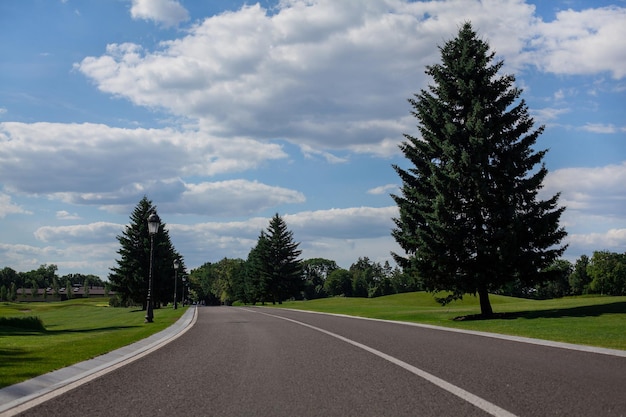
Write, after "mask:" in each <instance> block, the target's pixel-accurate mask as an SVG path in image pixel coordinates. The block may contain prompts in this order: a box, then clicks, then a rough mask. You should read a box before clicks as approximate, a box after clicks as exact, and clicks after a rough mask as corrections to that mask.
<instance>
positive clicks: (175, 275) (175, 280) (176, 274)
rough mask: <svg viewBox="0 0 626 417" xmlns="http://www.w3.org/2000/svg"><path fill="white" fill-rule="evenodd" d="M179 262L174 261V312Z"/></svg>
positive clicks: (176, 302) (176, 305)
mask: <svg viewBox="0 0 626 417" xmlns="http://www.w3.org/2000/svg"><path fill="white" fill-rule="evenodd" d="M179 266H180V262H179V261H178V259H174V310H176V309H177V308H178V301H177V300H176V286H177V285H178V267H179Z"/></svg>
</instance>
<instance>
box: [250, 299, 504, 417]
mask: <svg viewBox="0 0 626 417" xmlns="http://www.w3.org/2000/svg"><path fill="white" fill-rule="evenodd" d="M245 310H246V311H249V312H252V313H258V314H263V315H266V316H270V317H274V318H278V319H281V320H286V321H289V322H292V323H295V324H299V325H300V326H304V327H308V328H309V329H312V330H316V331H318V332H321V333H324V334H326V335H328V336H332V337H334V338H336V339H339V340H341V341H342V342H346V343H349V344H351V345H352V346H356V347H358V348H360V349H363V350H365V351H367V352H369V353H372V354H374V355H376V356H378V357H380V358H382V359H385V360H387V361H389V362H391V363H393V364H394V365H397V366H399V367H401V368H404V369H406V370H407V371H409V372H411V373H413V374H414V375H417V376H419V377H420V378H423V379H425V380H427V381H428V382H430V383H432V384H434V385H436V386H438V387H439V388H442V389H444V390H446V391H448V392H449V393H451V394H453V395H456V396H457V397H459V398H461V399H463V400H465V401H467V402H468V403H470V404H472V405H474V406H476V407H478V408H480V409H481V410H483V411H484V412H486V413H488V414H491V415H492V416H497V417H516V416H515V414H512V413H510V412H509V411H507V410H505V409H503V408H501V407H498V406H497V405H495V404H493V403H490V402H489V401H487V400H485V399H483V398H481V397H479V396H477V395H474V394H472V393H471V392H468V391H466V390H464V389H463V388H460V387H457V386H456V385H453V384H451V383H449V382H447V381H444V380H443V379H441V378H439V377H436V376H435V375H433V374H430V373H428V372H426V371H424V370H422V369H419V368H417V367H415V366H413V365H411V364H408V363H406V362H404V361H401V360H400V359H398V358H395V357H393V356H391V355H387V354H386V353H384V352H381V351H379V350H376V349H374V348H371V347H369V346H367V345H364V344H362V343H359V342H356V341H354V340H352V339H348V338H346V337H343V336H341V335H338V334H336V333H333V332H329V331H328V330H324V329H321V328H319V327H315V326H312V325H310V324H307V323H303V322H301V321H297V320H293V319H290V318H287V317H281V316H277V315H274V314H269V313H263V312H260V311H258V310H250V309H245Z"/></svg>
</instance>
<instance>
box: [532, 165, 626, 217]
mask: <svg viewBox="0 0 626 417" xmlns="http://www.w3.org/2000/svg"><path fill="white" fill-rule="evenodd" d="M544 192H546V193H547V194H554V193H556V192H561V193H562V194H561V200H560V204H561V205H564V206H565V207H567V209H568V211H578V212H583V213H584V212H590V211H591V210H592V211H593V214H594V215H596V216H598V215H602V216H615V217H620V218H622V219H623V220H626V212H625V211H624V207H626V162H622V163H621V164H619V165H607V166H602V167H594V168H563V169H558V170H555V171H553V172H550V173H549V174H548V176H547V177H546V181H545V188H544Z"/></svg>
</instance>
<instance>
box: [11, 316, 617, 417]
mask: <svg viewBox="0 0 626 417" xmlns="http://www.w3.org/2000/svg"><path fill="white" fill-rule="evenodd" d="M20 415H21V416H63V417H71V416H80V417H85V416H118V417H119V416H132V417H141V416H146V417H148V416H150V417H154V416H290V417H292V416H302V417H303V416H360V417H363V416H394V417H399V416H437V417H441V416H486V415H498V416H507V415H508V416H585V417H587V416H626V358H625V357H617V356H611V355H605V354H597V353H589V352H581V351H574V350H567V349H562V348H556V347H547V346H538V345H532V344H526V343H519V342H515V341H509V340H500V339H494V338H489V337H483V336H477V335H468V334H462V333H455V332H448V331H441V330H435V329H425V328H420V327H413V326H407V325H402V324H395V323H388V322H380V321H370V320H361V319H354V318H346V317H337V316H328V315H320V314H311V313H304V312H294V311H289V310H277V309H262V308H236V307H205V308H199V316H198V320H197V322H196V324H195V325H194V327H193V328H192V329H191V330H189V331H188V332H186V333H185V334H184V335H182V336H181V337H179V338H178V339H176V340H174V341H173V342H171V343H169V344H167V345H166V346H164V347H162V348H161V349H158V350H157V351H155V352H153V353H151V354H150V355H147V356H145V357H143V358H141V359H139V360H137V361H135V362H132V363H130V364H128V365H126V366H124V367H122V368H120V369H117V370H115V371H113V372H111V373H108V374H106V375H104V376H101V377H99V378H97V379H95V380H93V381H91V382H88V383H86V384H84V385H82V386H80V387H78V388H76V389H73V390H71V391H69V392H67V393H65V394H63V395H61V396H58V397H56V398H53V399H51V400H49V401H47V402H45V403H43V404H40V405H38V406H36V407H34V408H31V409H29V410H27V411H25V412H24V413H22V414H20Z"/></svg>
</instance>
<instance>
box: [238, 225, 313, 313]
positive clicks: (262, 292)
mask: <svg viewBox="0 0 626 417" xmlns="http://www.w3.org/2000/svg"><path fill="white" fill-rule="evenodd" d="M299 245H300V244H299V243H296V242H294V240H293V232H292V231H290V230H288V229H287V224H286V223H285V221H284V220H283V219H282V217H280V216H279V215H278V213H276V214H275V215H274V217H272V219H271V220H270V223H269V226H268V228H267V230H266V231H262V232H261V235H260V236H259V241H258V243H257V246H256V247H255V248H254V249H253V250H252V252H251V257H250V258H249V262H252V263H253V265H254V267H253V277H254V279H255V282H256V291H257V294H258V296H259V300H260V301H272V303H276V302H278V303H279V304H280V303H282V302H283V301H284V300H286V299H288V298H291V297H298V296H299V295H300V291H301V290H302V289H303V282H304V281H303V277H302V262H301V261H300V260H299V259H298V257H299V256H300V253H302V251H301V250H299V249H298V246H299Z"/></svg>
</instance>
